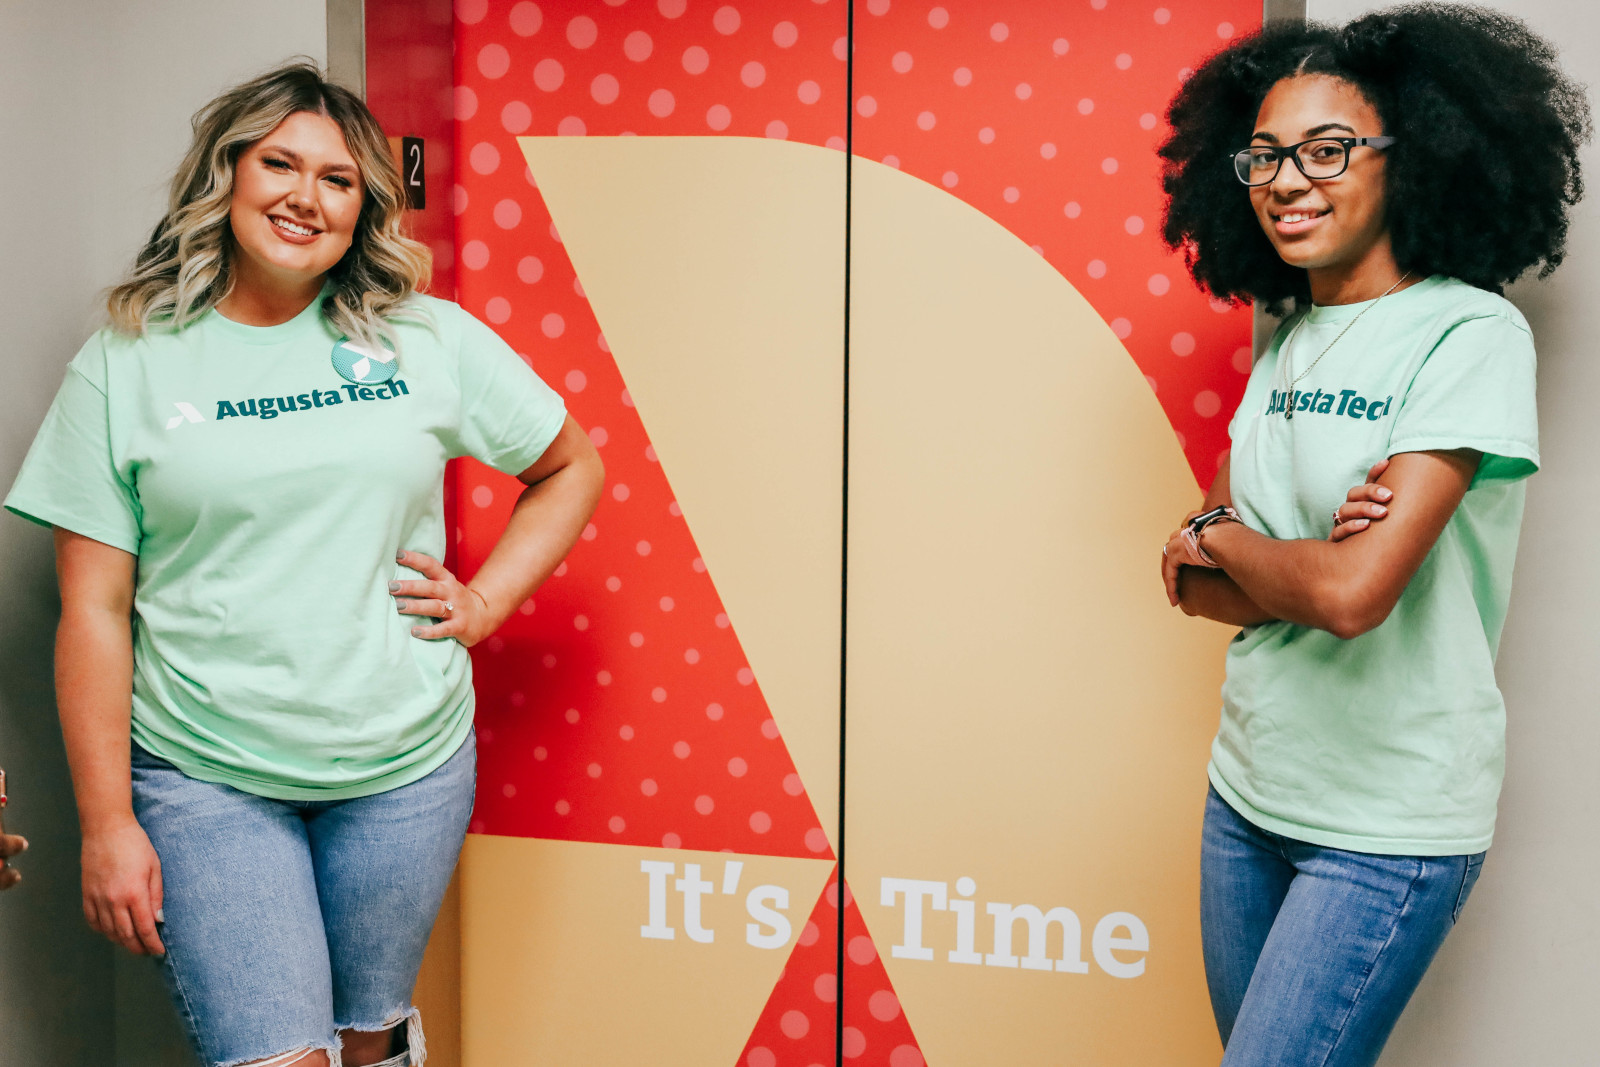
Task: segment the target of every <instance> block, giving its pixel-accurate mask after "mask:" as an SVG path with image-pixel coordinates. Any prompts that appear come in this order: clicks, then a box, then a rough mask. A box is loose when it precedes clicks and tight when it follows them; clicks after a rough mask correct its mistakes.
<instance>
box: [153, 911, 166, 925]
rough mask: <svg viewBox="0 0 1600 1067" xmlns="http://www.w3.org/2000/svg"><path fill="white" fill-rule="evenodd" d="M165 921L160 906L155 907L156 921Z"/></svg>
mask: <svg viewBox="0 0 1600 1067" xmlns="http://www.w3.org/2000/svg"><path fill="white" fill-rule="evenodd" d="M166 921H167V917H166V914H165V913H164V912H163V911H162V910H161V909H160V908H157V909H156V922H158V923H164V922H166Z"/></svg>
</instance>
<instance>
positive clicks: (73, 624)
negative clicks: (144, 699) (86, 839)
mask: <svg viewBox="0 0 1600 1067" xmlns="http://www.w3.org/2000/svg"><path fill="white" fill-rule="evenodd" d="M132 702H133V635H132V624H131V621H130V619H129V616H127V615H124V614H119V613H117V612H114V611H108V610H104V609H101V608H98V607H81V608H73V607H71V606H70V605H69V606H68V607H67V608H66V609H65V610H64V611H63V612H62V616H61V624H60V626H59V627H58V628H57V629H56V705H57V708H58V711H59V713H60V716H61V733H62V737H63V739H64V740H65V742H66V747H67V762H68V764H69V765H70V767H71V769H72V786H73V791H74V793H75V794H76V795H77V799H78V821H79V824H80V825H81V826H82V827H83V829H84V831H85V832H91V831H94V830H98V829H103V828H105V827H108V826H111V825H113V824H116V823H118V822H122V821H127V820H131V819H132V818H133V800H132V795H131V786H130V781H129V774H130V772H129V769H128V762H129V745H130V743H131V742H130V739H129V732H130V718H131V715H132Z"/></svg>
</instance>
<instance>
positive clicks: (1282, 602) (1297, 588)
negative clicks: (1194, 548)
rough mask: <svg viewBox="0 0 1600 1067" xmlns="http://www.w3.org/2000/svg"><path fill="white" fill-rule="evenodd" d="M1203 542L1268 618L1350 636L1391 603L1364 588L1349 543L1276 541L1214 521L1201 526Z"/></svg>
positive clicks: (1373, 622) (1384, 612)
mask: <svg viewBox="0 0 1600 1067" xmlns="http://www.w3.org/2000/svg"><path fill="white" fill-rule="evenodd" d="M1204 543H1205V547H1206V551H1208V552H1209V553H1210V554H1211V555H1212V557H1213V558H1215V559H1216V560H1217V562H1218V563H1220V564H1221V565H1222V569H1223V571H1225V572H1226V574H1227V576H1228V577H1229V578H1230V579H1231V580H1232V581H1233V582H1234V583H1235V584H1236V585H1237V586H1238V588H1239V589H1240V590H1241V592H1242V593H1243V594H1244V595H1245V596H1246V597H1248V598H1249V599H1250V601H1251V602H1253V603H1255V604H1256V605H1259V607H1260V609H1261V610H1262V611H1264V612H1266V613H1268V614H1269V615H1271V616H1273V617H1274V618H1279V619H1284V620H1287V621H1289V622H1293V623H1298V624H1299V625H1301V626H1312V627H1315V628H1317V629H1319V630H1327V631H1329V632H1330V633H1333V634H1336V635H1338V636H1341V637H1352V636H1356V635H1357V634H1360V633H1365V632H1366V631H1367V630H1369V629H1371V628H1372V627H1373V626H1375V625H1377V623H1378V622H1381V621H1382V619H1383V618H1384V617H1385V616H1387V615H1388V612H1389V608H1390V607H1392V606H1393V605H1392V603H1387V602H1385V600H1384V598H1382V597H1380V596H1378V595H1377V594H1376V593H1375V592H1373V591H1371V590H1368V589H1366V588H1365V587H1366V585H1367V584H1368V583H1366V582H1365V581H1364V580H1363V575H1362V574H1361V573H1360V572H1359V570H1358V569H1356V567H1355V560H1354V559H1353V552H1352V550H1353V548H1354V547H1355V546H1354V545H1353V544H1351V543H1349V542H1342V543H1340V544H1333V543H1330V542H1328V541H1313V540H1309V539H1302V540H1289V541H1279V540H1276V539H1274V538H1271V537H1268V536H1266V535H1265V534H1261V533H1257V532H1256V531H1254V530H1251V529H1249V528H1248V527H1245V526H1243V525H1240V524H1238V523H1219V524H1217V525H1215V526H1213V527H1211V528H1209V529H1207V531H1206V534H1205V539H1204Z"/></svg>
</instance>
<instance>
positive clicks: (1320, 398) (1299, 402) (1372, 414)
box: [1266, 389, 1394, 422]
mask: <svg viewBox="0 0 1600 1067" xmlns="http://www.w3.org/2000/svg"><path fill="white" fill-rule="evenodd" d="M1290 404H1293V405H1294V411H1295V414H1296V415H1298V414H1300V413H1301V412H1302V411H1303V412H1305V413H1306V414H1307V415H1343V416H1344V417H1345V418H1347V419H1366V420H1367V421H1369V422H1377V421H1378V420H1379V419H1381V418H1383V417H1384V416H1385V415H1387V414H1389V408H1390V407H1391V406H1392V405H1393V404H1394V397H1392V396H1386V397H1384V398H1383V399H1382V400H1377V399H1372V400H1369V399H1367V398H1366V397H1364V396H1358V395H1356V391H1355V390H1354V389H1341V390H1339V391H1338V392H1337V393H1324V392H1323V391H1322V390H1321V389H1318V390H1317V391H1316V392H1314V393H1313V392H1309V391H1307V390H1305V389H1296V390H1295V391H1294V392H1292V393H1290V392H1285V391H1283V390H1279V389H1274V390H1273V391H1272V395H1271V396H1270V397H1268V398H1267V411H1266V413H1267V414H1268V415H1281V414H1283V413H1284V412H1286V411H1287V410H1288V408H1289V405H1290Z"/></svg>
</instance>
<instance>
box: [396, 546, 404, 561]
mask: <svg viewBox="0 0 1600 1067" xmlns="http://www.w3.org/2000/svg"><path fill="white" fill-rule="evenodd" d="M405 558H406V550H405V549H403V548H402V549H401V550H400V551H398V552H396V553H395V554H394V561H395V562H396V563H402V562H404V561H405Z"/></svg>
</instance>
